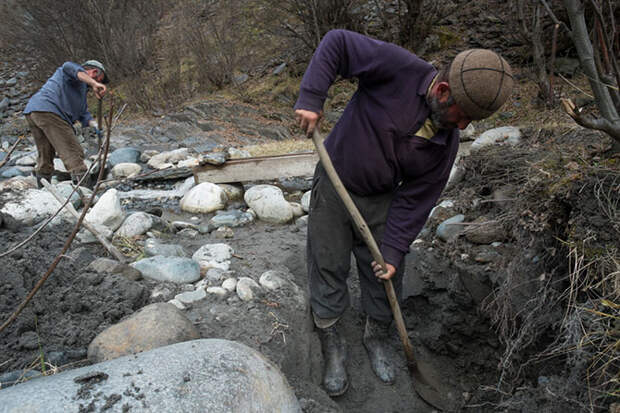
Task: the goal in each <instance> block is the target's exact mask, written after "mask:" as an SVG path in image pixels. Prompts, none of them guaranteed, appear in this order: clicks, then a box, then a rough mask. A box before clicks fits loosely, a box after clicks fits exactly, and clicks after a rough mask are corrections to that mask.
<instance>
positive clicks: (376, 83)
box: [295, 30, 459, 266]
mask: <svg viewBox="0 0 620 413" xmlns="http://www.w3.org/2000/svg"><path fill="white" fill-rule="evenodd" d="M436 74H437V70H436V69H435V68H434V67H433V66H432V65H431V64H429V63H427V62H425V61H424V60H422V59H420V58H419V57H417V56H416V55H414V54H412V53H411V52H409V51H407V50H405V49H403V48H401V47H398V46H396V45H393V44H389V43H385V42H382V41H378V40H374V39H371V38H369V37H366V36H363V35H361V34H358V33H353V32H349V31H346V30H332V31H330V32H329V33H327V34H326V35H325V37H324V38H323V40H322V41H321V43H320V44H319V46H318V48H317V50H316V51H315V53H314V56H313V57H312V60H311V61H310V65H309V66H308V69H307V70H306V73H305V74H304V77H303V79H302V82H301V86H300V92H299V99H298V100H297V103H296V104H295V109H305V110H311V111H314V112H317V113H318V112H320V111H321V109H322V108H323V103H324V102H325V98H326V97H327V91H328V89H329V87H330V86H331V84H332V83H333V82H334V80H335V78H336V76H337V75H340V76H342V77H344V78H351V77H357V78H358V79H359V86H358V89H357V91H356V92H355V94H354V95H353V97H352V98H351V101H350V102H349V104H348V105H347V107H346V109H345V111H344V113H343V114H342V116H341V118H340V120H339V121H338V123H337V124H336V125H335V126H334V128H333V130H332V131H331V133H330V134H329V136H328V137H327V139H326V140H325V147H326V149H327V152H328V153H329V155H330V158H331V160H332V162H333V163H334V167H335V168H336V171H338V174H339V175H340V178H341V179H342V182H343V183H344V185H345V186H346V187H347V189H348V190H349V191H351V192H353V193H355V194H358V195H362V196H364V195H372V194H383V193H387V192H393V193H394V197H393V199H392V203H391V206H390V210H389V214H388V218H387V222H386V228H385V231H384V235H383V239H382V240H377V242H380V248H381V252H382V254H383V257H384V259H385V261H386V262H388V263H390V264H392V265H394V266H398V265H399V264H400V262H401V260H402V258H403V256H404V255H405V254H406V253H407V252H408V251H409V245H410V244H411V243H412V242H413V240H414V239H415V237H416V236H417V235H418V233H419V232H420V230H421V229H422V226H423V225H424V223H425V222H426V219H427V218H428V215H429V213H430V211H431V209H432V208H433V206H434V205H435V203H436V202H437V200H438V198H439V196H440V195H441V191H442V190H443V189H444V187H445V185H446V183H447V181H448V177H449V175H450V170H451V168H452V164H453V163H454V159H455V157H456V153H457V150H458V145H459V132H458V129H449V130H448V129H440V130H439V131H438V132H437V134H436V135H435V136H433V137H432V138H431V139H425V138H422V137H419V136H415V132H417V131H418V130H420V127H421V126H422V125H423V124H424V121H425V120H426V119H427V118H428V116H429V114H430V108H429V106H428V105H427V103H426V90H427V89H428V86H429V85H430V83H431V81H432V80H433V78H434V76H435V75H436Z"/></svg>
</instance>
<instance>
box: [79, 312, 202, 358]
mask: <svg viewBox="0 0 620 413" xmlns="http://www.w3.org/2000/svg"><path fill="white" fill-rule="evenodd" d="M199 337H200V334H199V333H198V330H196V327H194V325H193V324H192V322H191V321H189V319H188V318H187V317H186V316H185V315H184V314H183V313H182V312H180V311H179V310H177V309H176V308H174V307H173V306H171V305H170V304H167V303H155V304H149V305H147V306H146V307H143V308H141V309H140V310H139V311H137V312H135V313H134V314H132V315H131V316H129V317H127V318H126V319H125V320H123V321H121V322H120V323H118V324H115V325H113V326H111V327H108V328H107V329H105V330H103V331H102V332H101V333H99V334H98V335H97V337H95V339H94V340H93V341H92V342H91V343H90V345H89V346H88V358H89V359H90V360H92V361H95V362H100V361H104V360H112V359H115V358H117V357H121V356H125V355H128V354H136V353H140V352H143V351H148V350H152V349H155V348H158V347H163V346H167V345H168V344H174V343H179V342H182V341H188V340H194V339H197V338H199Z"/></svg>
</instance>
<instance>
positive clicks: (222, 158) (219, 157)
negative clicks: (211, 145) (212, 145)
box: [200, 152, 228, 165]
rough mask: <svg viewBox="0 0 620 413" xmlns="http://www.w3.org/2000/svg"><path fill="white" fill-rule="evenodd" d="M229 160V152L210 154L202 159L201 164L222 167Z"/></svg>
mask: <svg viewBox="0 0 620 413" xmlns="http://www.w3.org/2000/svg"><path fill="white" fill-rule="evenodd" d="M227 160H228V152H209V153H207V154H204V155H202V156H201V157H200V161H201V163H208V164H209V165H222V164H224V163H225V162H226V161H227Z"/></svg>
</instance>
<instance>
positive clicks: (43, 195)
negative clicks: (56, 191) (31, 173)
mask: <svg viewBox="0 0 620 413" xmlns="http://www.w3.org/2000/svg"><path fill="white" fill-rule="evenodd" d="M0 205H1V207H0V215H2V216H3V219H4V223H5V225H6V226H7V227H8V228H11V229H18V228H20V227H23V226H33V225H36V224H38V223H39V222H41V221H43V220H44V219H47V218H49V217H50V216H52V215H53V214H54V213H55V212H56V211H57V210H58V209H59V208H60V204H59V203H58V201H57V200H56V198H54V196H53V195H52V194H50V193H49V192H47V191H45V190H39V189H27V190H26V191H25V192H21V193H13V192H11V193H9V192H6V193H2V194H0ZM60 216H65V217H71V215H70V214H69V212H68V211H63V212H61V214H60ZM70 219H73V218H72V217H71V218H70ZM53 222H54V221H53ZM55 222H60V221H59V220H56V221H55Z"/></svg>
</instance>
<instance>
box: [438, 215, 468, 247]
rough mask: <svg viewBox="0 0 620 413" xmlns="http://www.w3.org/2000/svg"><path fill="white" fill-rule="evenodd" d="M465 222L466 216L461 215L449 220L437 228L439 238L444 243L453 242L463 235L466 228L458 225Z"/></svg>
mask: <svg viewBox="0 0 620 413" xmlns="http://www.w3.org/2000/svg"><path fill="white" fill-rule="evenodd" d="M464 220H465V215H462V214H459V215H455V216H453V217H452V218H449V219H447V220H445V221H444V222H442V223H441V224H439V226H438V227H437V237H438V238H439V239H441V240H442V241H446V242H448V241H452V240H455V239H456V238H458V236H459V235H461V234H462V233H463V230H464V227H463V226H462V225H456V224H459V223H461V222H463V221H464Z"/></svg>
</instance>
